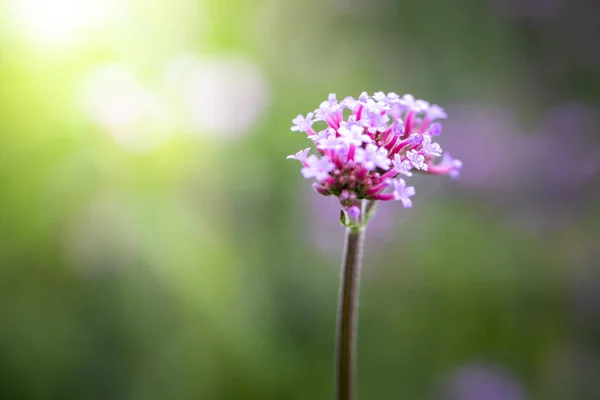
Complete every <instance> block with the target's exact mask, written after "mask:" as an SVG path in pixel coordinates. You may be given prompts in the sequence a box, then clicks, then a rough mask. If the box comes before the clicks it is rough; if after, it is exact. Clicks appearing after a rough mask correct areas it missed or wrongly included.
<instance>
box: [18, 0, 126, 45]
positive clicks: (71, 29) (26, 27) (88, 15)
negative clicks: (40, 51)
mask: <svg viewBox="0 0 600 400" xmlns="http://www.w3.org/2000/svg"><path fill="white" fill-rule="evenodd" d="M118 4H119V3H118V2H116V1H114V0H12V1H11V2H10V3H9V7H10V11H11V14H12V16H13V18H14V22H15V24H16V25H17V26H16V27H17V29H18V30H20V31H22V33H23V34H24V35H25V36H26V37H28V38H30V39H32V40H35V41H36V42H39V43H43V44H49V45H56V44H70V43H76V42H78V41H80V40H81V39H82V38H83V36H82V35H83V34H86V33H90V32H91V31H92V30H94V29H98V28H100V27H101V26H102V25H103V24H106V23H108V22H109V20H110V19H111V18H113V17H115V16H116V6H117V5H118Z"/></svg>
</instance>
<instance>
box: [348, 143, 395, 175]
mask: <svg viewBox="0 0 600 400" xmlns="http://www.w3.org/2000/svg"><path fill="white" fill-rule="evenodd" d="M354 160H355V161H357V162H359V163H362V164H363V165H364V167H365V168H366V169H367V170H369V171H373V170H375V169H377V168H381V169H383V170H387V169H389V168H390V163H391V161H390V159H389V158H388V152H387V150H386V149H385V148H383V147H377V145H374V144H373V143H370V144H368V145H367V147H365V148H364V149H363V148H361V147H359V148H358V149H356V155H355V156H354Z"/></svg>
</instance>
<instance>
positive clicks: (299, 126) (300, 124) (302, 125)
mask: <svg viewBox="0 0 600 400" xmlns="http://www.w3.org/2000/svg"><path fill="white" fill-rule="evenodd" d="M313 116H314V113H308V114H307V115H306V117H305V116H304V115H302V114H298V116H297V117H296V118H294V119H293V120H292V123H293V124H294V126H292V127H291V128H290V130H291V131H293V132H308V131H309V130H310V129H311V127H312V124H313V121H312V119H313Z"/></svg>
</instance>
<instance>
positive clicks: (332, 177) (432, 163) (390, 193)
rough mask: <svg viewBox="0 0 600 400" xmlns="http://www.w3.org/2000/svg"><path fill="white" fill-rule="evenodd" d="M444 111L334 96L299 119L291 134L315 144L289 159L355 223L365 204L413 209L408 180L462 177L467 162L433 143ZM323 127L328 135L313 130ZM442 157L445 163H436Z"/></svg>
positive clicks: (389, 98) (408, 101)
mask: <svg viewBox="0 0 600 400" xmlns="http://www.w3.org/2000/svg"><path fill="white" fill-rule="evenodd" d="M446 117H447V115H446V113H445V112H444V110H443V109H442V108H441V107H439V106H437V105H435V104H429V103H428V102H427V101H424V100H419V99H415V98H414V97H413V96H412V95H409V94H405V95H404V96H399V95H397V94H396V93H387V94H385V93H383V92H376V93H374V94H373V96H370V95H369V94H367V93H366V92H363V93H362V94H361V95H360V96H359V97H358V99H355V98H353V97H346V98H345V99H343V100H342V101H341V102H338V100H337V97H336V95H335V94H334V93H332V94H330V95H329V96H328V98H327V100H326V101H324V102H322V103H321V104H320V106H319V108H317V109H316V110H314V111H313V112H310V113H308V114H307V115H306V117H305V116H303V115H298V116H297V117H296V118H295V119H294V120H293V121H292V122H293V124H294V125H293V126H292V128H291V130H292V131H301V132H306V134H307V136H308V138H309V139H311V140H312V141H313V143H314V144H315V154H311V155H308V153H309V151H310V149H305V150H302V151H300V152H298V153H296V154H294V155H290V156H288V158H293V159H295V160H298V161H300V162H301V163H302V165H303V168H302V170H301V172H302V175H303V176H304V177H305V178H307V179H311V178H314V179H315V181H316V182H315V183H314V184H313V188H314V189H315V190H316V191H317V192H318V193H320V194H322V195H325V196H336V197H337V198H338V199H339V201H340V204H341V205H342V207H343V208H344V209H345V210H346V212H347V213H348V215H349V216H350V218H352V219H354V220H356V219H358V217H359V215H360V212H361V200H384V201H387V200H398V201H400V202H401V203H402V205H403V206H404V207H405V208H408V207H411V206H412V201H411V199H410V198H411V197H412V196H414V195H415V188H414V187H412V186H408V185H407V183H406V182H405V180H404V179H403V178H401V176H403V177H411V176H412V174H413V172H421V173H427V174H438V175H439V174H445V175H449V176H450V177H453V178H454V177H457V176H458V175H459V173H460V170H461V168H462V162H461V161H459V160H457V159H454V158H452V157H451V156H450V155H449V154H448V153H443V151H442V148H441V146H440V145H439V144H438V143H436V142H434V141H433V137H434V136H438V135H439V134H440V133H441V131H442V124H441V122H439V120H442V119H445V118H446ZM318 122H322V123H323V130H321V131H317V130H315V129H314V128H313V124H315V123H318ZM440 156H442V160H441V161H440V162H436V158H438V157H440Z"/></svg>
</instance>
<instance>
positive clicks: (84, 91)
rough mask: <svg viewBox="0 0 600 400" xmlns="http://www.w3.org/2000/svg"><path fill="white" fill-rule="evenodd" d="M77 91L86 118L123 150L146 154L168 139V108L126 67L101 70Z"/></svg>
mask: <svg viewBox="0 0 600 400" xmlns="http://www.w3.org/2000/svg"><path fill="white" fill-rule="evenodd" d="M80 89H81V97H80V101H81V105H82V108H83V110H84V113H85V114H86V116H87V117H88V118H89V119H91V120H92V121H94V122H96V123H97V124H98V125H100V126H102V127H103V128H104V129H105V130H106V132H107V133H108V134H110V135H111V136H112V137H113V138H114V139H115V140H116V141H117V142H118V143H119V144H121V145H123V146H124V147H127V148H129V149H131V150H148V149H151V148H154V147H156V146H157V145H159V144H160V143H162V142H163V141H164V139H165V138H166V137H167V136H168V133H169V131H170V129H169V124H170V123H171V118H170V117H171V114H170V112H169V108H168V105H167V104H166V102H165V101H164V100H163V99H162V98H161V97H160V96H159V95H158V94H157V93H155V92H153V91H151V90H150V89H148V88H146V87H144V86H143V85H142V84H141V83H140V82H139V81H138V79H137V77H136V76H135V74H134V73H133V72H132V71H130V70H129V69H128V68H127V67H126V66H124V65H121V64H108V65H103V66H100V67H98V68H97V69H95V70H93V71H91V72H89V73H88V74H87V75H86V76H85V77H84V79H83V81H82V82H81V87H80Z"/></svg>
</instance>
